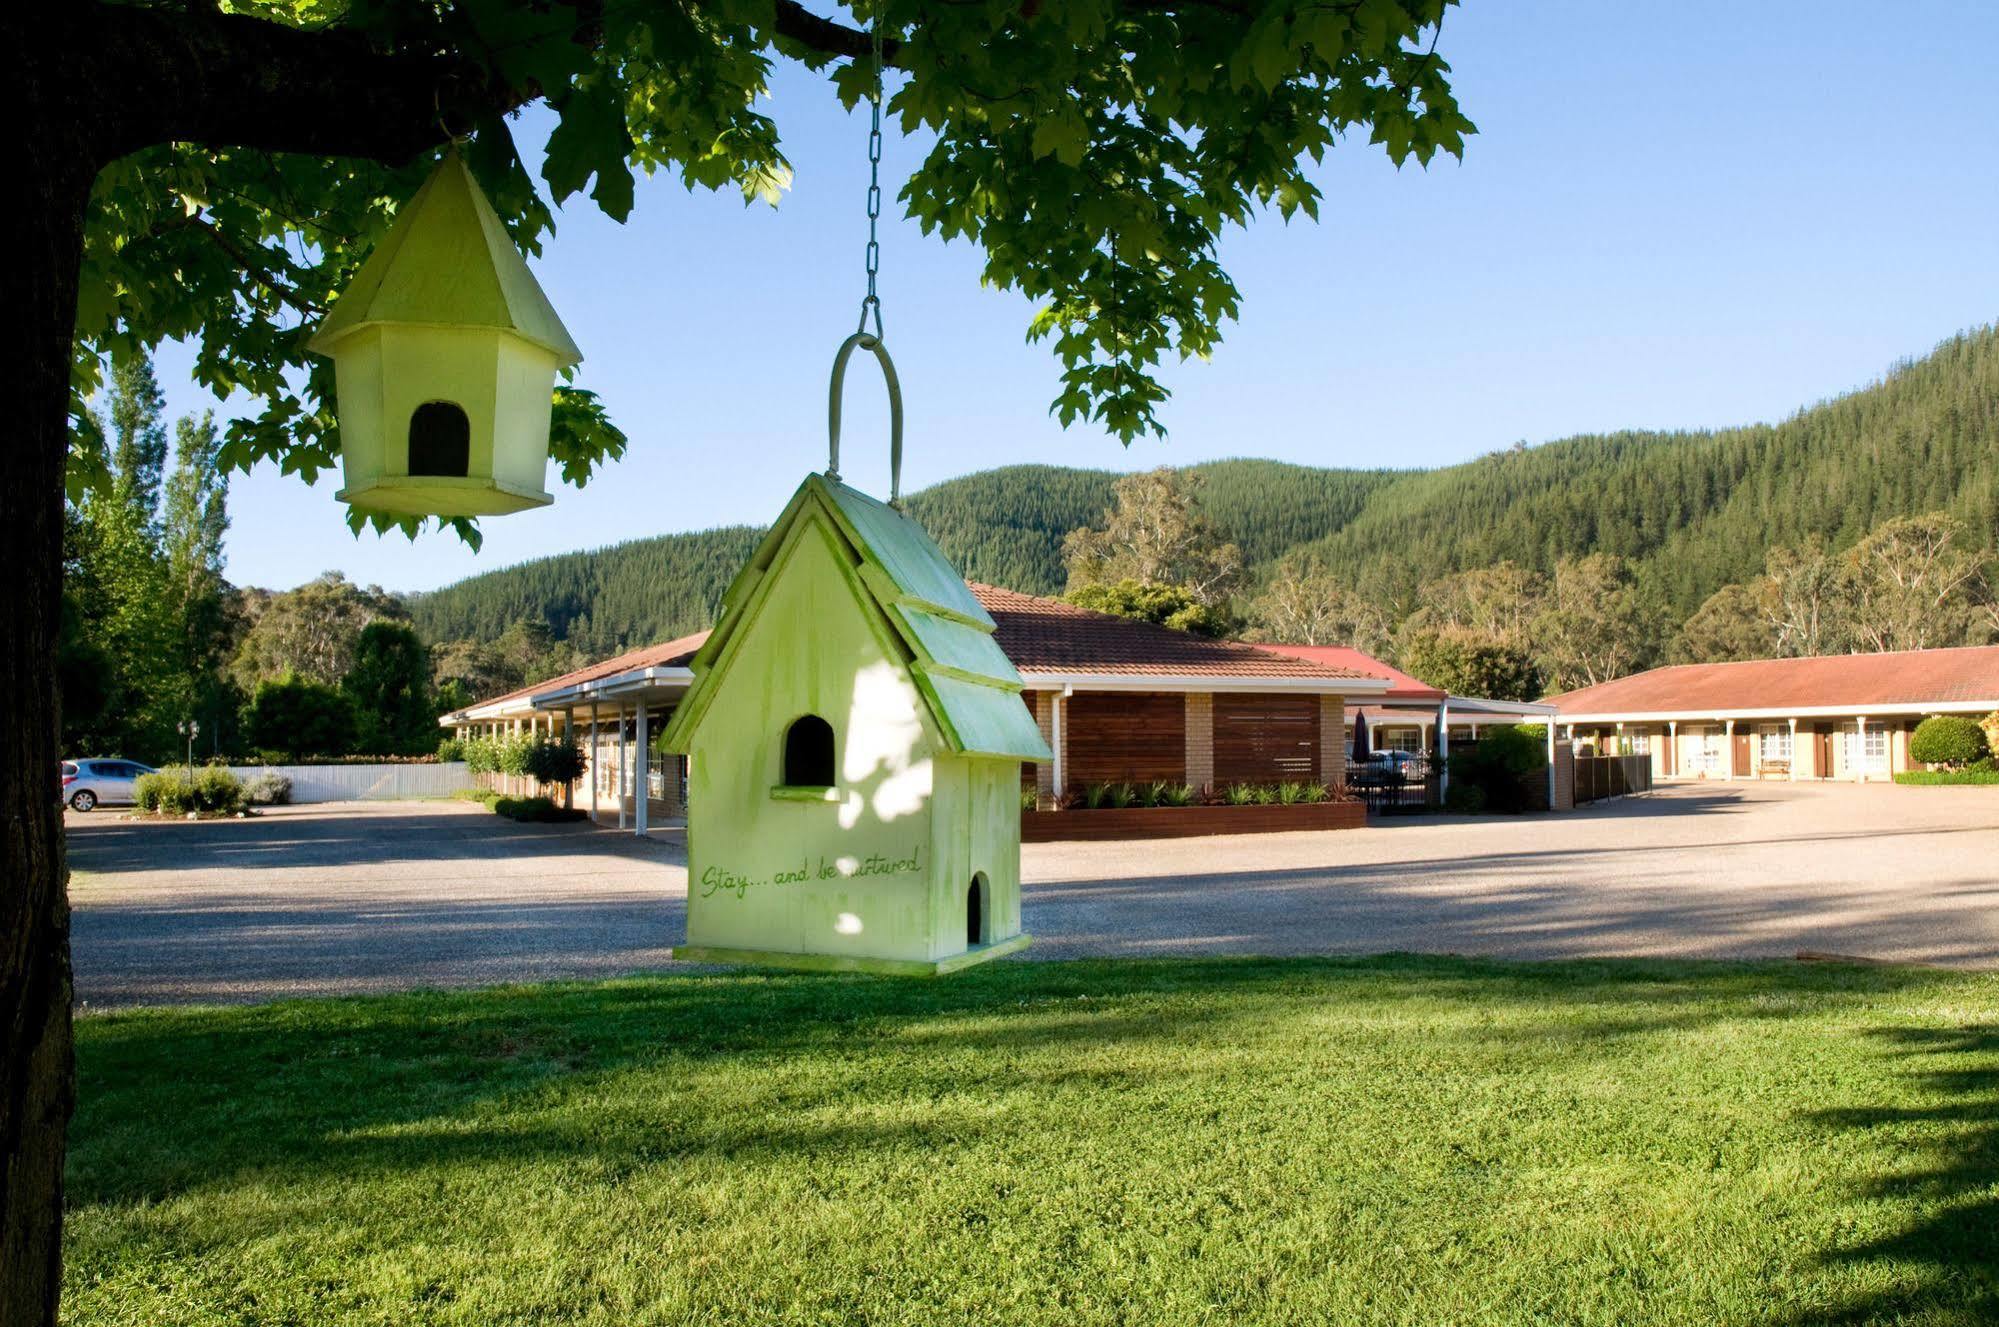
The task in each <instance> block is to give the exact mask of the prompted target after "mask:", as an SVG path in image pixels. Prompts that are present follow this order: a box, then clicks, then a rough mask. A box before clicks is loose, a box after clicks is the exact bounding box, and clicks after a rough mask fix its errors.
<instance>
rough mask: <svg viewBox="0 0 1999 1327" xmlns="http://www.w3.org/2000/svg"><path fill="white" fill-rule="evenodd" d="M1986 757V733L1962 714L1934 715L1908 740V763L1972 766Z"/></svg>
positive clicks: (1973, 720) (1976, 722)
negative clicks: (1972, 763) (1913, 761)
mask: <svg viewBox="0 0 1999 1327" xmlns="http://www.w3.org/2000/svg"><path fill="white" fill-rule="evenodd" d="M1985 754H1986V745H1985V731H1984V729H1982V728H1980V727H1979V726H1978V721H1977V720H1976V719H1971V718H1967V717H1966V716H1964V715H1962V714H1932V715H1931V716H1930V717H1929V718H1927V719H1924V720H1923V721H1922V722H1921V723H1919V724H1917V725H1916V731H1915V734H1914V736H1912V737H1910V738H1909V759H1911V760H1918V761H1921V762H1922V763H1923V764H1925V765H1945V766H1951V767H1956V766H1959V765H1969V764H1970V763H1971V762H1972V761H1974V760H1977V759H1979V758H1980V757H1982V756H1984V755H1985Z"/></svg>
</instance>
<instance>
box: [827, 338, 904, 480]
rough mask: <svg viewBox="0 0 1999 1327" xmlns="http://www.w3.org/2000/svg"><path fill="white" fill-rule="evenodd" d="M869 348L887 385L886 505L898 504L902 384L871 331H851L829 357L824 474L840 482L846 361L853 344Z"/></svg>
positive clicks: (900, 460) (852, 351)
mask: <svg viewBox="0 0 1999 1327" xmlns="http://www.w3.org/2000/svg"><path fill="white" fill-rule="evenodd" d="M855 346H859V347H861V348H862V349H863V350H872V351H873V352H874V355H875V359H876V361H877V362H878V363H880V365H881V366H882V379H883V380H884V381H885V382H887V384H888V505H889V506H891V507H895V506H899V505H900V504H901V502H902V383H901V382H900V381H899V380H898V379H897V378H896V376H895V361H894V360H892V359H890V358H889V357H888V347H887V346H885V345H883V344H882V339H881V338H880V337H879V336H876V335H875V334H874V333H873V332H866V331H862V332H855V333H853V334H852V335H850V336H849V337H848V338H847V339H846V340H844V341H842V342H841V343H840V349H839V352H838V353H837V354H835V355H834V356H833V379H832V381H831V382H830V383H829V384H828V385H827V390H826V477H827V478H828V479H830V480H832V481H833V482H834V483H836V484H837V483H839V482H840V397H841V393H842V389H843V388H844V387H845V386H846V378H847V361H848V360H849V359H851V358H853V354H854V347H855Z"/></svg>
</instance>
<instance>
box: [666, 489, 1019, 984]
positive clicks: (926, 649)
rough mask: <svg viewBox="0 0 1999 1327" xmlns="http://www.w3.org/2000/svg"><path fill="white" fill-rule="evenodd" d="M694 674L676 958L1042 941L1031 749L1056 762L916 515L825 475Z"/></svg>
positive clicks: (1002, 948)
mask: <svg viewBox="0 0 1999 1327" xmlns="http://www.w3.org/2000/svg"><path fill="white" fill-rule="evenodd" d="M693 669H694V674H695V677H694V682H693V684H692V686H691V687H690V688H689V690H688V693H687V696H686V698H685V699H684V700H683V701H682V703H681V704H680V706H679V708H678V709H677V710H676V711H675V712H674V715H673V717H672V719H671V721H670V723H669V725H668V727H667V730H666V734H665V745H666V746H667V748H668V749H669V750H672V751H675V752H680V753H684V754H685V755H686V756H687V757H688V808H689V821H688V848H687V854H688V890H687V944H686V946H684V947H683V948H680V949H677V950H675V951H674V956H675V957H676V958H682V959H689V960H693V961H697V962H731V963H769V964H775V965H780V966H790V967H806V968H820V969H851V970H862V971H875V972H891V973H911V974H936V973H942V972H949V971H952V970H954V969H956V968H960V967H964V966H967V965H969V964H972V963H977V962H979V961H981V960H984V959H988V958H994V957H997V956H999V955H1001V954H1006V953H1011V952H1012V951H1014V950H1016V949H1020V948H1022V947H1024V946H1025V945H1026V944H1027V939H1028V938H1027V936H1026V935H1024V934H1023V933H1022V932H1021V925H1020V787H1021V780H1020V765H1021V762H1022V761H1030V760H1032V761H1038V760H1048V759H1051V758H1052V757H1051V756H1050V754H1049V751H1048V747H1047V744H1046V743H1045V742H1043V740H1042V737H1041V733H1040V730H1039V729H1038V728H1037V727H1036V726H1035V722H1034V718H1033V716H1032V715H1031V714H1029V713H1028V710H1027V706H1026V705H1025V704H1023V703H1022V701H1021V699H1020V675H1019V674H1018V673H1016V672H1015V671H1014V668H1013V665H1012V664H1011V663H1010V662H1009V661H1008V660H1007V657H1006V655H1005V654H1004V653H1003V652H1002V651H1001V650H1000V647H999V644H998V642H997V641H996V640H994V638H993V621H992V618H991V617H989V616H988V615H987V614H986V611H985V609H984V608H983V607H981V606H980V604H979V602H978V600H977V599H975V598H973V597H972V594H971V591H970V590H968V589H967V588H966V586H965V582H964V579H963V578H962V577H961V576H959V574H958V573H957V571H956V570H954V569H953V568H952V566H951V564H950V563H949V562H947V561H946V560H945V558H944V555H943V554H942V553H940V552H939V551H938V549H937V546H936V544H934V543H932V542H931V540H930V537H929V536H928V535H927V534H925V533H924V532H923V529H922V528H921V527H920V526H918V525H917V524H916V523H915V522H914V521H912V520H910V519H909V518H908V517H907V516H904V515H903V514H902V513H901V512H899V511H897V510H896V509H895V508H893V507H891V506H889V505H887V504H885V503H881V502H878V501H876V500H875V499H873V498H870V497H868V496H867V495H865V494H863V493H859V492H857V491H855V490H854V489H851V488H848V487H847V486H846V485H844V484H842V483H839V482H838V481H837V480H834V479H829V478H826V477H824V476H820V475H813V476H811V477H810V478H808V479H807V480H806V481H805V483H804V484H803V485H802V486H801V487H800V488H799V490H798V492H797V493H796V494H795V495H794V496H793V497H792V499H791V503H790V505H789V506H787V507H786V508H785V510H784V514H783V515H782V516H781V517H779V518H778V521H777V524H776V525H775V526H773V527H772V529H771V531H770V533H769V534H768V535H767V536H766V537H765V538H764V541H763V543H762V544H761V545H760V546H759V547H758V549H757V551H756V553H755V555H754V556H753V557H752V558H751V559H750V562H749V565H748V566H746V567H745V568H744V569H743V571H742V572H741V573H740V574H739V575H738V576H737V577H736V579H735V582H734V583H733V584H732V585H731V586H730V587H729V591H728V594H727V596H726V597H725V599H724V604H723V609H722V615H721V619H720V621H719V622H718V623H717V625H716V627H715V630H714V632H713V634H712V635H710V636H709V638H708V641H707V643H706V644H705V645H703V646H702V648H701V651H700V653H699V654H697V655H696V656H695V658H694V660H693Z"/></svg>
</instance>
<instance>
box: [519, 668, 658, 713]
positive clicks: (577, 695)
mask: <svg viewBox="0 0 1999 1327" xmlns="http://www.w3.org/2000/svg"><path fill="white" fill-rule="evenodd" d="M693 683H694V670H693V669H691V668H681V667H669V666H667V665H664V664H660V665H655V666H653V667H650V668H633V669H630V670H628V671H626V672H622V673H612V674H611V675H609V676H608V677H595V678H591V679H590V680H589V681H587V682H577V683H573V684H572V685H570V686H566V687H563V688H562V689H561V690H560V691H543V692H540V693H538V694H536V695H534V696H531V697H529V700H530V701H531V702H532V703H533V706H534V708H535V709H538V710H550V709H560V708H561V707H562V706H563V705H565V704H574V703H576V702H578V701H588V700H593V699H595V698H598V697H610V696H628V695H630V694H631V693H632V692H634V691H646V690H649V689H651V688H653V687H656V686H680V687H687V686H692V685H693Z"/></svg>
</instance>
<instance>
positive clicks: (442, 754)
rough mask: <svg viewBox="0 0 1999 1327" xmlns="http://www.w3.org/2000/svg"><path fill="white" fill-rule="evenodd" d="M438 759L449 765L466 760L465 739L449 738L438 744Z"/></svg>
mask: <svg viewBox="0 0 1999 1327" xmlns="http://www.w3.org/2000/svg"><path fill="white" fill-rule="evenodd" d="M437 758H438V759H439V760H442V761H445V762H447V763H449V762H451V761H457V760H463V759H465V739H464V738H462V737H447V738H445V739H444V740H443V741H442V742H439V743H438V744H437Z"/></svg>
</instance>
